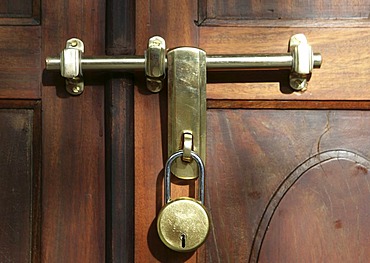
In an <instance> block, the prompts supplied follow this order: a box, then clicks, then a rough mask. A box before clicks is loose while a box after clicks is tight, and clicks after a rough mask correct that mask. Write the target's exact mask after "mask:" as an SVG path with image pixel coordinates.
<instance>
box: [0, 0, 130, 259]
mask: <svg viewBox="0 0 370 263" xmlns="http://www.w3.org/2000/svg"><path fill="white" fill-rule="evenodd" d="M134 9H135V8H134V1H115V0H113V1H110V0H108V1H105V0H89V1H79V0H78V1H76V0H43V1H41V0H19V1H18V0H14V1H2V3H1V4H0V54H1V56H0V57H1V58H0V210H1V213H0V262H4V263H5V262H17V263H18V262H97V263H101V262H105V261H106V262H133V260H132V258H133V234H132V233H133V205H132V204H133V152H132V150H133V146H132V145H133V122H132V121H133V115H132V109H133V81H132V76H130V75H129V74H116V75H101V74H96V73H95V74H90V76H89V74H88V73H87V74H86V79H87V81H86V83H85V93H84V94H83V95H81V96H78V97H74V96H71V95H69V94H68V93H67V92H66V91H65V83H64V80H63V79H62V78H61V77H60V73H58V72H49V71H46V70H45V63H44V61H45V58H46V56H58V54H59V53H60V52H61V50H62V49H63V48H64V47H65V42H66V40H67V39H69V38H72V37H78V38H80V39H82V40H83V41H84V43H85V47H86V49H85V54H86V55H105V54H132V53H133V50H134V45H133V43H134V35H133V34H134V29H135V26H134V23H135V21H134ZM106 29H107V30H106ZM126 197H127V198H126Z"/></svg>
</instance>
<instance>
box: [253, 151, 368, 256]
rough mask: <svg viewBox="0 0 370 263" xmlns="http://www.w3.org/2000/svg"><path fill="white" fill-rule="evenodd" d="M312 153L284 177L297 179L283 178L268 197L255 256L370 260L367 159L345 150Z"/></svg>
mask: <svg viewBox="0 0 370 263" xmlns="http://www.w3.org/2000/svg"><path fill="white" fill-rule="evenodd" d="M328 155H331V158H329V159H328ZM314 159H316V160H314V162H315V163H313V162H312V161H311V160H308V161H307V162H305V163H304V164H303V165H302V166H300V167H298V168H297V171H296V172H295V173H296V174H297V176H294V175H295V173H293V175H292V176H290V177H289V178H288V179H287V181H286V182H287V183H288V184H289V183H291V182H289V181H291V179H295V180H297V181H296V182H295V183H294V184H293V185H291V186H290V187H289V185H285V183H284V185H282V187H281V189H282V191H280V189H279V191H278V193H277V194H276V196H275V197H276V198H275V197H274V198H273V200H272V202H271V203H270V205H271V204H275V205H273V206H275V209H270V210H271V211H273V216H272V218H269V222H270V223H269V224H268V228H267V229H265V230H267V232H266V234H265V236H264V241H263V243H262V248H261V251H260V257H259V260H258V262H298V261H299V262H320V261H325V262H367V261H368V259H369V257H370V251H369V249H368V247H369V245H370V239H369V237H368V235H367V232H368V229H369V227H370V220H369V213H370V208H369V206H368V200H369V198H370V187H369V177H370V176H369V173H368V169H369V168H370V162H369V161H368V160H366V159H364V158H362V157H361V156H359V155H357V154H353V153H351V152H345V151H333V152H327V153H323V154H321V155H320V156H315V157H314ZM311 165H312V166H311ZM291 177H292V178H291ZM284 188H285V190H284ZM288 190H289V191H288ZM280 192H281V193H280ZM276 206H277V207H276ZM266 214H269V216H271V214H270V213H266ZM266 214H265V215H266ZM269 216H266V217H269ZM266 219H267V218H266ZM267 220H268V219H267ZM265 226H266V225H265ZM259 241H262V240H259ZM251 262H256V258H253V259H252V260H251Z"/></svg>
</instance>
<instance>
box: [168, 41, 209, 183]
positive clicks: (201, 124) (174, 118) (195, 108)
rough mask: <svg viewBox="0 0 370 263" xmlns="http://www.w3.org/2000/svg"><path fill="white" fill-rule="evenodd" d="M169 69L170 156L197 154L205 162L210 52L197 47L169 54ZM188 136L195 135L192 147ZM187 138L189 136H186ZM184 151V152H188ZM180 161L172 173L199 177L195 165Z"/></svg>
mask: <svg viewBox="0 0 370 263" xmlns="http://www.w3.org/2000/svg"><path fill="white" fill-rule="evenodd" d="M167 66H168V137H169V138H168V155H169V156H170V155H171V154H173V153H174V152H176V151H178V150H180V149H183V147H184V145H185V148H191V149H185V150H192V151H194V152H196V153H197V154H198V155H199V156H200V157H201V159H202V160H203V162H205V157H206V151H205V149H206V107H207V105H206V81H207V80H206V73H207V68H206V52H205V51H203V50H201V49H198V48H193V47H180V48H175V49H172V50H170V51H169V52H168V53H167ZM187 134H191V135H192V146H188V145H189V143H188V141H186V142H185V144H184V138H185V139H186V138H188V136H186V135H187ZM184 135H185V136H184ZM185 150H184V151H185ZM189 161H190V162H188V161H186V160H185V161H184V159H177V160H176V161H175V162H174V163H173V165H172V169H171V171H172V173H173V174H174V175H175V176H176V177H178V178H181V179H194V178H197V177H198V167H197V165H196V163H195V162H194V161H191V160H189Z"/></svg>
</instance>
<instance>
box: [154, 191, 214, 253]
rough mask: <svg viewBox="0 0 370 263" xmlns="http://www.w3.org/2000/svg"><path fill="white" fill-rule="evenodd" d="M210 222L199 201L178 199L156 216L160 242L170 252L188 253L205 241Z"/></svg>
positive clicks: (185, 198) (205, 210)
mask: <svg viewBox="0 0 370 263" xmlns="http://www.w3.org/2000/svg"><path fill="white" fill-rule="evenodd" d="M209 228H210V220H209V215H208V212H207V209H206V208H205V207H204V205H202V204H201V203H200V202H199V201H197V200H196V199H193V198H189V197H180V198H177V199H175V200H173V201H171V202H169V203H168V204H167V205H165V206H164V207H163V208H162V210H161V212H160V213H159V216H158V221H157V229H158V234H159V237H160V238H161V240H162V242H163V243H164V244H165V245H166V246H167V247H169V248H170V249H172V250H175V251H179V252H188V251H193V250H195V249H197V248H198V247H199V246H201V245H202V244H203V243H204V241H205V240H206V239H207V236H208V233H209Z"/></svg>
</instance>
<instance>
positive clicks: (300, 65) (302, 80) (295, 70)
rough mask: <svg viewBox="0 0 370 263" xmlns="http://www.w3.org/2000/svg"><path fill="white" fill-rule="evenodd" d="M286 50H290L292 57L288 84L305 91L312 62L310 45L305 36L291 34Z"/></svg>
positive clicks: (312, 56) (312, 55)
mask: <svg viewBox="0 0 370 263" xmlns="http://www.w3.org/2000/svg"><path fill="white" fill-rule="evenodd" d="M288 52H291V54H292V58H293V65H292V72H291V73H290V75H289V82H290V86H291V87H292V89H294V90H297V91H305V90H306V89H307V83H308V80H309V79H310V77H311V73H312V69H313V62H314V54H313V51H312V47H311V46H310V45H309V44H308V42H307V38H306V36H305V35H303V34H296V35H293V36H292V37H291V38H290V41H289V49H288Z"/></svg>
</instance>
